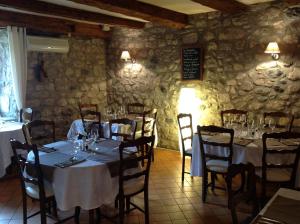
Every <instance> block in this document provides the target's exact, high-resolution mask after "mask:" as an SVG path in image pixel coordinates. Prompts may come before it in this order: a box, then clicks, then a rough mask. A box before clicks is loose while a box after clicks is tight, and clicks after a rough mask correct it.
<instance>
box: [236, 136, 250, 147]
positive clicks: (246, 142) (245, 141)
mask: <svg viewBox="0 0 300 224" xmlns="http://www.w3.org/2000/svg"><path fill="white" fill-rule="evenodd" d="M252 142H253V140H252V139H246V138H236V139H234V144H236V145H241V146H246V145H249V144H250V143H252Z"/></svg>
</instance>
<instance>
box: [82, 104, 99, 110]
mask: <svg viewBox="0 0 300 224" xmlns="http://www.w3.org/2000/svg"><path fill="white" fill-rule="evenodd" d="M78 106H79V111H84V110H91V111H96V112H98V105H97V104H92V103H83V104H79V105H78Z"/></svg>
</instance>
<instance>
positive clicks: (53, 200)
mask: <svg viewBox="0 0 300 224" xmlns="http://www.w3.org/2000/svg"><path fill="white" fill-rule="evenodd" d="M52 204H53V216H54V217H56V218H57V217H58V215H57V204H56V200H55V198H53V199H52Z"/></svg>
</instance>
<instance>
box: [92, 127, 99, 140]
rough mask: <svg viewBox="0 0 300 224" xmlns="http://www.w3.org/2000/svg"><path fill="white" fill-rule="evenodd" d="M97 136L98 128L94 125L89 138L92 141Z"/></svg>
mask: <svg viewBox="0 0 300 224" xmlns="http://www.w3.org/2000/svg"><path fill="white" fill-rule="evenodd" d="M98 137H99V132H98V128H96V127H94V128H92V130H91V138H92V139H93V142H96V141H97V139H98Z"/></svg>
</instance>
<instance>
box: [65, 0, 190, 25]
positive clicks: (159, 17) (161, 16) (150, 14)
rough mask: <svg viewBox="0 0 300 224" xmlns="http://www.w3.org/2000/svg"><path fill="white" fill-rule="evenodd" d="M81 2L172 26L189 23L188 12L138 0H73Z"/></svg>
mask: <svg viewBox="0 0 300 224" xmlns="http://www.w3.org/2000/svg"><path fill="white" fill-rule="evenodd" d="M71 1H73V2H77V3H80V4H85V5H90V6H94V7H97V8H100V9H103V10H108V11H111V12H116V13H121V14H123V15H127V16H132V17H137V18H141V19H144V20H147V21H150V22H154V23H159V24H161V25H164V26H168V27H172V28H183V27H185V26H186V25H188V17H187V15H186V14H183V13H179V12H175V11H171V10H168V9H164V8H161V7H157V6H154V5H150V4H146V3H143V2H138V1H136V0H71Z"/></svg>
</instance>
